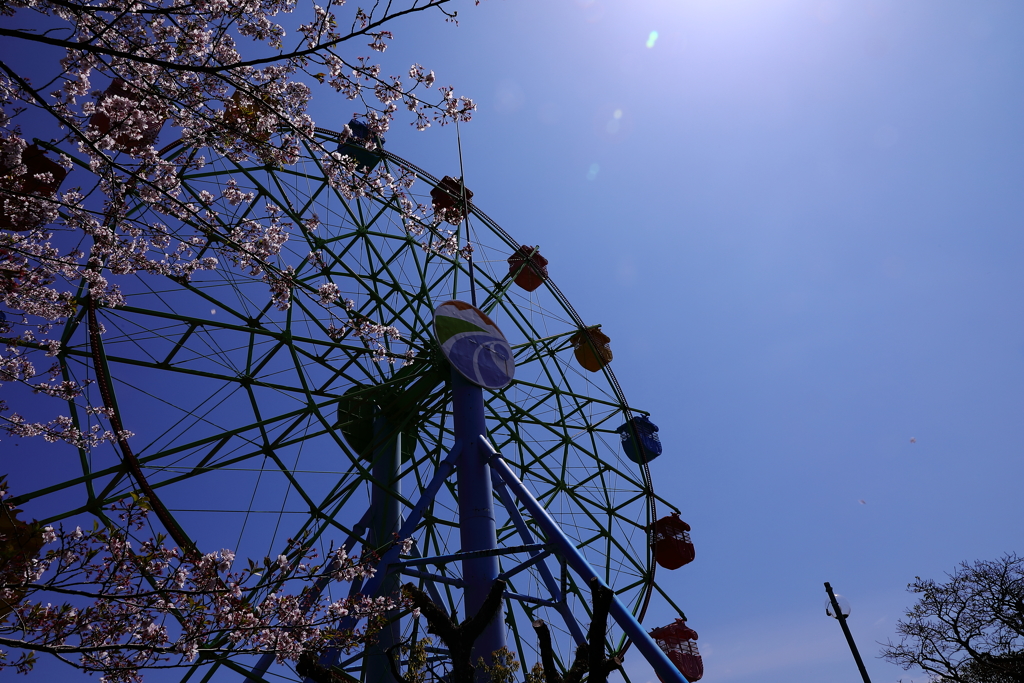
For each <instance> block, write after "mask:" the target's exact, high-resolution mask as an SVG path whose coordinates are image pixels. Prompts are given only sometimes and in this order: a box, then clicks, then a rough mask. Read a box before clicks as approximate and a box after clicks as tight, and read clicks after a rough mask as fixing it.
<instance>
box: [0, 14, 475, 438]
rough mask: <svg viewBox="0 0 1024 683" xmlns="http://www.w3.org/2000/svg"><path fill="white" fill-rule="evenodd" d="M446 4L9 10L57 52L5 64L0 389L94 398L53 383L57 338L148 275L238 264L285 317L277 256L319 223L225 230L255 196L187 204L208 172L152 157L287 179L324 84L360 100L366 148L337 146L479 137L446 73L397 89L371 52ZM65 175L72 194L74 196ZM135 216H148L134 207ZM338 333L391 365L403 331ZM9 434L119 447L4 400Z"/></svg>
mask: <svg viewBox="0 0 1024 683" xmlns="http://www.w3.org/2000/svg"><path fill="white" fill-rule="evenodd" d="M450 2H451V0H407V1H406V2H404V3H401V2H387V3H379V2H377V3H374V4H373V6H372V7H371V8H370V9H363V8H359V7H351V6H346V5H345V3H344V0H342V2H337V0H334V1H331V2H328V3H326V5H325V6H323V7H321V6H320V5H317V4H315V3H312V2H310V3H308V4H307V3H302V2H300V0H231V1H228V0H199V1H198V2H184V1H182V0H148V1H143V2H137V3H113V2H108V0H95V1H94V2H74V1H70V2H69V1H66V0H52V1H51V0H43V1H31V2H29V1H27V0H14V1H10V2H0V15H3V16H4V17H5V20H4V27H0V36H2V37H3V38H4V40H5V41H8V43H14V42H15V41H21V42H22V43H24V44H26V45H35V46H37V47H38V46H43V47H47V48H52V49H53V51H54V53H53V54H54V59H53V64H52V68H51V69H50V71H49V72H47V70H46V65H42V66H40V65H39V64H36V63H33V67H32V71H33V72H32V74H31V76H30V75H29V74H28V73H26V72H25V71H24V70H23V69H19V68H18V65H15V64H10V63H7V62H4V61H0V127H2V131H0V202H2V203H0V316H2V317H0V335H2V341H3V342H4V343H5V347H6V349H5V351H3V352H2V355H0V382H13V383H20V384H23V385H25V386H27V387H30V388H31V389H32V390H33V391H36V392H38V393H43V394H46V395H49V396H54V397H57V398H60V399H62V400H69V399H72V398H73V397H74V396H75V395H76V394H78V393H80V392H81V387H80V386H77V385H76V384H75V383H73V382H68V381H65V382H54V381H46V380H44V381H39V377H40V376H41V375H42V373H43V372H44V369H43V367H42V366H41V365H39V361H38V360H37V358H45V357H53V356H55V355H57V354H58V353H59V349H60V345H59V343H58V342H57V341H55V340H53V339H48V338H46V335H47V334H48V333H49V332H50V331H51V330H52V329H53V328H54V327H55V326H57V325H60V324H61V323H63V322H64V321H65V320H67V319H68V317H69V316H72V315H74V313H75V311H76V310H77V309H78V307H79V306H82V305H86V306H88V307H90V308H95V307H117V306H119V305H123V303H124V296H123V294H122V290H121V287H120V286H119V285H118V280H119V278H121V277H124V276H131V275H132V274H135V273H151V274H158V275H165V276H168V277H171V278H175V279H178V280H181V281H188V280H189V278H190V277H192V275H193V274H194V273H196V272H197V271H202V270H213V269H216V268H223V267H234V268H238V269H242V270H245V271H248V272H249V273H250V274H251V275H253V276H258V277H261V278H262V279H263V280H264V281H265V282H266V283H267V285H268V294H269V296H270V298H271V299H272V300H273V301H274V303H275V304H276V305H277V307H278V308H280V309H287V308H288V306H289V305H290V304H289V301H290V293H291V291H292V289H293V288H294V287H295V282H294V280H293V278H292V277H291V274H292V273H294V266H293V265H291V264H287V263H281V262H279V260H278V259H277V257H278V256H279V255H280V254H281V249H282V246H283V245H284V244H285V242H286V241H287V240H288V237H289V232H290V231H291V230H294V229H307V230H308V229H315V227H316V225H315V224H314V225H303V226H295V225H292V224H291V223H289V222H288V221H286V220H284V218H283V217H282V210H281V208H280V207H277V206H273V205H270V204H268V205H267V206H266V207H265V208H264V215H263V217H262V218H253V217H252V216H253V215H255V214H250V215H249V217H247V218H246V219H244V220H240V221H239V222H238V223H237V224H234V225H224V223H223V220H221V219H222V217H221V216H218V215H217V213H216V211H214V210H213V209H212V208H211V206H210V205H211V204H212V202H213V201H214V200H215V199H216V200H222V199H223V200H227V201H229V202H230V203H232V204H235V205H237V204H240V203H244V202H251V201H253V197H252V195H251V194H247V193H245V192H243V191H241V190H239V189H238V188H237V187H232V186H228V188H227V189H226V190H225V191H224V194H225V196H224V197H223V198H221V197H217V198H215V197H213V196H212V195H211V196H203V197H201V198H200V199H201V201H200V202H198V203H197V202H195V201H187V200H186V199H184V198H183V195H182V192H181V187H180V184H179V181H178V177H179V175H180V174H181V173H182V172H183V171H185V170H189V169H195V168H201V167H202V166H203V165H204V164H205V163H206V160H205V159H204V158H203V157H201V156H197V155H189V154H185V153H182V154H180V155H179V156H177V157H174V158H166V156H162V155H161V154H160V152H159V150H158V142H159V141H160V140H161V139H168V138H170V139H178V140H180V143H181V147H180V148H182V149H202V148H210V149H213V150H215V152H216V153H217V154H221V155H224V156H226V157H228V158H230V159H233V160H236V161H243V160H247V159H258V160H259V161H261V162H263V163H265V164H267V165H270V166H284V165H287V164H289V163H291V162H294V161H295V159H296V158H297V156H298V154H299V145H300V143H303V142H304V143H307V144H311V145H317V144H318V143H317V142H316V139H315V138H314V136H313V134H314V130H315V127H316V124H315V122H314V121H313V120H312V119H311V118H310V116H309V115H308V112H307V108H308V105H309V102H310V99H311V97H312V93H313V89H312V88H311V86H310V84H314V85H315V86H316V87H318V88H319V89H320V90H322V91H324V90H326V92H329V93H331V92H333V93H335V94H336V96H338V95H340V96H342V97H344V98H347V99H348V100H354V101H356V102H358V103H359V107H360V108H361V109H362V110H363V111H364V114H363V120H364V122H363V123H361V124H360V127H361V128H365V131H366V132H363V133H362V134H361V135H360V134H355V133H353V130H352V129H351V128H350V127H349V126H345V128H344V130H343V132H342V135H343V137H351V139H353V140H355V141H358V143H359V144H362V145H365V146H366V147H368V148H370V149H373V148H375V147H376V145H377V144H378V141H379V140H380V137H379V136H380V135H382V134H383V133H385V132H386V131H387V130H388V129H389V127H390V126H391V125H392V123H393V121H394V119H395V116H396V114H397V113H398V112H399V110H400V109H401V110H405V111H406V112H407V113H408V115H409V117H410V118H411V123H412V125H415V126H416V127H417V128H419V129H421V130H422V129H425V128H427V127H429V126H430V125H431V124H432V123H435V122H436V123H440V124H441V125H444V124H446V123H449V122H453V121H468V120H469V119H470V117H471V114H472V112H473V110H474V108H475V105H474V104H473V102H472V101H471V100H469V99H467V98H464V97H457V96H456V95H455V94H454V92H453V90H452V88H451V87H447V86H446V87H440V88H437V89H436V90H435V89H433V86H434V85H435V76H434V73H433V72H432V71H428V70H427V69H425V68H424V67H422V66H421V65H419V64H413V65H412V66H411V67H410V68H409V70H408V72H407V74H405V75H403V76H401V77H399V76H390V75H385V73H384V72H383V71H382V68H381V67H380V65H378V64H376V63H375V62H374V60H373V59H371V58H370V56H369V55H372V54H373V53H374V52H375V51H376V52H383V51H384V50H385V49H386V48H387V46H388V44H389V42H390V41H391V40H392V37H393V36H392V33H391V31H388V30H385V29H384V28H383V27H384V26H385V25H387V24H388V23H389V22H392V21H393V20H395V19H397V18H399V17H403V16H405V15H409V14H413V13H421V12H432V13H436V14H440V15H442V17H443V18H444V19H445V20H448V21H452V20H454V18H455V14H456V13H455V12H453V11H449V10H447V9H446V5H448V4H449V3H450ZM287 29H290V32H289V30H287ZM364 51H365V53H366V54H363V55H361V54H360V53H361V52H364ZM40 74H42V75H40ZM431 93H433V94H431ZM28 120H31V121H32V125H33V128H34V129H38V128H39V121H43V122H45V123H48V124H50V125H49V126H48V127H46V130H47V134H50V135H52V138H51V139H50V140H49V141H41V140H34V141H30V140H28V139H27V138H26V135H25V134H23V131H22V126H21V125H20V124H21V122H22V121H28ZM320 149H321V153H322V158H321V161H322V163H323V167H324V169H325V171H326V173H327V175H328V177H329V179H330V181H331V182H332V184H333V185H334V186H335V187H336V188H337V189H339V190H341V191H342V193H343V194H344V195H345V196H347V197H356V196H367V195H376V196H387V197H388V198H389V200H391V201H393V202H394V204H395V206H397V207H399V208H400V210H401V211H402V213H403V215H404V216H405V218H406V223H407V226H408V229H409V230H410V232H411V233H412V234H414V235H417V236H418V235H421V234H424V233H427V237H428V239H427V240H426V241H425V242H424V245H425V248H430V249H433V248H435V246H436V245H437V244H442V246H443V245H444V244H445V242H444V241H443V239H442V240H440V241H438V240H437V239H434V240H431V239H430V238H433V237H442V238H443V237H446V236H450V235H448V234H446V231H440V232H439V231H437V230H432V228H434V226H436V224H437V223H438V222H439V219H434V218H430V217H428V215H427V214H428V213H429V212H428V210H427V209H426V208H425V207H423V206H422V205H419V204H417V203H416V202H414V201H413V200H412V199H410V196H409V194H408V192H407V190H408V188H409V187H410V185H411V182H412V179H411V178H410V177H408V176H401V177H393V176H392V175H390V174H389V173H387V172H386V171H383V170H382V171H379V172H375V173H370V174H365V173H362V172H361V169H360V167H359V165H358V163H357V162H356V161H355V160H354V159H353V158H352V157H350V156H347V155H343V154H341V153H339V152H338V151H334V150H328V149H326V148H324V147H323V146H320ZM71 179H73V182H74V186H73V187H68V188H67V189H63V187H62V186H64V185H66V184H67V185H70V184H71V183H72V180H71ZM65 181H66V182H65ZM129 198H130V199H131V202H129ZM139 202H141V203H143V204H144V205H145V207H146V209H148V210H146V211H138V210H135V211H133V212H129V211H128V208H129V205H130V204H131V205H133V206H137V205H138V203H139ZM308 221H309V222H313V223H315V222H316V221H317V219H316V218H315V217H310V218H309V219H308ZM82 283H84V284H85V291H84V292H81V293H79V292H78V288H79V287H80V285H81V284H82ZM319 295H320V298H321V301H322V302H323V303H324V304H330V303H333V302H334V301H336V300H337V299H338V292H337V291H336V287H335V288H334V289H332V286H331V284H330V283H327V284H325V285H324V286H323V287H321V290H320V292H319ZM335 332H336V333H337V334H339V335H347V334H352V335H354V336H356V337H357V338H359V339H361V340H363V341H364V342H367V343H370V344H376V345H377V347H378V348H377V351H378V356H379V358H381V359H386V360H390V361H391V362H393V360H394V359H387V358H386V354H383V353H382V352H381V351H382V348H383V345H382V344H381V343H380V342H381V341H382V340H384V339H387V338H394V337H395V336H396V335H399V334H400V332H399V331H398V330H395V329H393V328H389V327H386V326H381V325H376V324H374V322H373V321H372V320H366V319H360V318H359V317H358V315H356V314H354V315H353V316H351V319H348V320H345V321H343V322H342V324H340V325H338V326H337V328H336V329H335ZM0 424H2V425H3V428H4V429H5V430H6V431H7V432H8V433H10V434H12V435H17V436H22V437H25V436H43V437H44V438H46V439H48V440H51V441H53V440H63V441H66V442H68V443H71V444H72V445H75V446H79V447H81V446H84V447H89V446H92V445H95V444H96V443H100V442H103V441H111V442H113V441H116V440H117V439H119V438H122V437H123V436H124V435H119V433H118V432H119V431H120V430H118V429H100V428H96V429H94V430H93V431H91V432H89V433H82V432H80V431H78V430H77V429H75V428H74V426H73V425H71V424H70V422H69V421H68V419H67V418H66V417H60V416H57V417H55V418H53V419H52V420H50V421H47V422H30V421H27V420H26V419H24V418H23V417H21V416H20V415H19V414H18V412H17V411H15V410H14V409H13V407H12V406H10V405H8V404H6V403H3V402H0Z"/></svg>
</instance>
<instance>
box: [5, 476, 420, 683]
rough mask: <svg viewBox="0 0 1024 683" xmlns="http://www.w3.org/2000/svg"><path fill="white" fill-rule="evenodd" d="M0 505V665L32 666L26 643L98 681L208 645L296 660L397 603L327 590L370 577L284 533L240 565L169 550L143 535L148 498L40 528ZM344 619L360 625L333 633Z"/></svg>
mask: <svg viewBox="0 0 1024 683" xmlns="http://www.w3.org/2000/svg"><path fill="white" fill-rule="evenodd" d="M2 488H6V486H4V485H3V482H2V481H0V489H2ZM0 495H2V496H3V497H6V492H4V493H3V494H0ZM0 505H2V509H0V555H3V557H4V559H5V562H3V563H0V605H4V606H6V607H4V608H3V609H0V670H2V669H4V668H10V669H14V670H16V671H20V672H23V673H24V672H27V671H29V670H30V669H31V668H32V666H33V665H34V663H35V658H34V656H33V654H32V653H33V652H34V651H43V652H49V653H51V654H54V655H56V656H57V657H59V658H61V659H62V660H64V661H65V662H67V663H68V664H71V665H72V666H75V667H77V668H80V669H83V670H85V671H89V672H95V673H101V674H102V678H101V680H102V681H104V682H105V683H122V682H123V683H129V682H135V681H140V680H141V674H140V671H142V670H145V669H148V668H153V667H167V666H186V665H189V664H191V663H194V662H196V661H197V658H198V657H199V656H200V655H201V654H203V653H204V652H209V651H211V650H216V651H218V652H221V653H227V654H230V655H244V654H253V653H268V652H269V653H273V654H274V655H275V657H276V660H277V661H278V662H279V663H284V662H295V661H297V660H298V659H299V657H301V656H302V655H303V654H304V653H309V652H312V653H319V652H321V651H322V650H324V649H326V648H328V647H332V648H338V649H342V650H348V649H351V648H353V647H356V646H358V645H360V644H361V643H363V642H364V640H365V638H366V637H368V636H369V635H372V630H373V628H374V625H375V624H377V623H379V622H380V619H381V618H382V616H383V615H385V614H386V613H387V612H389V611H391V610H394V609H395V608H396V607H397V606H398V603H396V601H395V599H392V598H390V597H378V598H369V597H365V596H358V595H357V596H354V597H351V598H344V599H340V600H330V599H329V598H327V597H326V596H325V594H324V592H323V591H322V581H323V580H328V579H329V580H332V581H336V582H352V581H356V580H360V579H365V578H369V577H370V576H372V575H373V571H374V570H373V567H372V566H370V565H369V564H367V563H364V562H363V561H361V559H360V558H358V557H352V556H349V555H348V554H347V553H346V552H345V550H344V549H336V550H332V551H330V552H329V553H328V554H327V557H325V558H324V559H323V561H319V562H318V557H317V554H316V552H315V551H312V550H310V549H309V548H307V547H305V546H303V544H301V543H298V542H294V541H292V542H290V543H289V549H288V551H286V553H284V554H281V555H279V556H278V557H277V558H269V557H268V558H264V560H263V561H262V563H257V562H253V561H251V560H250V561H249V562H248V566H247V567H245V568H243V569H238V568H236V562H235V560H236V557H235V553H234V551H232V550H230V549H222V550H220V551H216V552H210V553H205V554H203V553H199V552H198V551H195V550H194V549H189V550H183V549H179V548H174V547H168V546H167V545H165V544H164V542H163V540H164V539H163V537H162V536H156V537H155V538H142V537H140V536H139V535H138V533H139V532H140V531H142V530H143V529H145V528H146V526H147V520H146V515H147V503H146V500H145V499H144V498H137V499H135V500H132V501H128V502H125V503H121V504H118V505H115V506H114V507H113V508H111V512H112V514H111V517H112V518H116V519H119V520H120V521H119V523H118V524H114V525H111V526H109V527H103V526H99V525H96V524H95V523H94V526H93V528H92V529H87V530H83V529H82V528H81V527H75V528H74V529H72V530H66V529H63V528H60V527H56V528H55V527H51V526H47V527H42V528H40V527H39V525H35V524H29V523H25V522H22V521H21V520H19V519H18V518H17V513H18V512H19V511H18V510H15V509H14V507H13V506H12V505H10V504H9V503H8V502H2V503H0ZM398 599H399V600H401V598H398ZM343 617H350V618H355V619H356V620H364V621H365V622H366V624H367V625H366V626H364V627H362V628H360V629H347V630H341V629H339V628H338V621H339V620H340V619H342V618H343ZM4 650H8V651H14V652H16V653H17V652H19V651H20V654H18V655H17V656H15V657H14V658H11V657H9V656H8V654H7V653H6V652H5V651H4Z"/></svg>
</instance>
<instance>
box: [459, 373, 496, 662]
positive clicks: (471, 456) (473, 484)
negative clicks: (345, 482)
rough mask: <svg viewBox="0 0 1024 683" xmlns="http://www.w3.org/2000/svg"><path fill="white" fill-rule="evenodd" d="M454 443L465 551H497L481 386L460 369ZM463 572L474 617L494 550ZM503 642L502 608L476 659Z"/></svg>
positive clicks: (492, 569) (491, 575) (490, 578)
mask: <svg viewBox="0 0 1024 683" xmlns="http://www.w3.org/2000/svg"><path fill="white" fill-rule="evenodd" d="M452 389H453V398H452V401H453V406H452V408H453V412H454V415H455V442H456V443H457V444H461V446H462V454H461V456H460V458H459V464H458V467H457V470H456V472H457V476H458V487H459V533H460V535H461V540H462V551H463V552H468V551H472V550H493V549H495V548H496V547H497V533H496V525H495V521H494V494H493V492H492V489H491V471H490V468H489V467H488V466H487V460H488V458H489V456H490V453H488V452H487V451H486V450H485V449H484V448H483V447H482V442H481V439H484V438H486V435H487V425H486V423H485V422H484V396H483V389H481V388H480V387H479V386H477V385H475V384H472V383H471V382H469V380H467V379H466V378H464V377H463V376H462V375H461V374H460V373H459V372H458V371H457V370H453V371H452ZM462 577H463V579H464V581H465V583H466V591H465V610H466V614H465V616H466V617H470V616H473V615H474V614H476V613H477V612H478V611H479V610H480V606H481V605H482V604H483V602H484V598H486V597H487V593H488V591H490V589H491V585H493V583H494V580H495V579H496V578H497V577H498V558H497V557H496V556H494V555H491V556H488V557H478V558H473V559H467V560H463V562H462ZM503 647H505V620H504V618H503V616H502V610H498V614H496V615H495V617H494V619H492V620H491V622H490V623H489V624H487V626H486V627H485V628H484V631H483V633H481V634H480V636H479V637H478V638H477V640H476V643H475V645H474V647H473V661H474V662H476V660H477V658H479V657H483V658H484V660H485V661H487V662H490V661H491V653H493V652H494V651H495V650H499V649H501V648H503Z"/></svg>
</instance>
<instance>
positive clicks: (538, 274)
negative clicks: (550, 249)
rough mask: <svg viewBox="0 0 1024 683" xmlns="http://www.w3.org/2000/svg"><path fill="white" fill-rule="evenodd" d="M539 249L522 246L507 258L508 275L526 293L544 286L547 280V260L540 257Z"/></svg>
mask: <svg viewBox="0 0 1024 683" xmlns="http://www.w3.org/2000/svg"><path fill="white" fill-rule="evenodd" d="M539 249H540V247H527V246H522V247H519V249H518V250H517V251H516V253H514V254H512V255H511V256H509V257H508V274H509V275H513V276H515V280H514V282H515V283H516V284H517V285H519V286H520V287H522V288H523V289H525V290H526V291H527V292H532V291H533V290H535V289H537V288H538V287H540V286H541V285H542V284H544V281H545V280H547V279H548V260H547V259H546V258H544V257H543V256H541V255H540V251H539Z"/></svg>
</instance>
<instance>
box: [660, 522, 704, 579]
mask: <svg viewBox="0 0 1024 683" xmlns="http://www.w3.org/2000/svg"><path fill="white" fill-rule="evenodd" d="M652 526H653V529H652V530H653V531H654V534H653V536H654V537H653V538H652V539H651V547H652V548H654V559H655V561H657V563H658V564H660V565H661V566H662V567H664V568H665V569H679V568H680V567H682V566H683V565H684V564H690V563H691V562H693V558H694V557H695V555H696V553H695V551H694V548H693V542H692V541H691V540H690V525H689V524H687V523H686V522H684V521H683V520H681V519H679V513H678V512H673V513H672V514H671V515H669V516H668V517H662V518H661V519H659V520H658V521H657V522H655V523H654V524H653V525H652Z"/></svg>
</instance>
